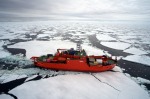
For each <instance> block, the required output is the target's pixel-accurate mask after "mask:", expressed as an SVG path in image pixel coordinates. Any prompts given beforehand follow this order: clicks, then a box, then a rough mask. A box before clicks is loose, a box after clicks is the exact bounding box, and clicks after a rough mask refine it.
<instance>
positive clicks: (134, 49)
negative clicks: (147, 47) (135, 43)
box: [123, 47, 148, 55]
mask: <svg viewBox="0 0 150 99" xmlns="http://www.w3.org/2000/svg"><path fill="white" fill-rule="evenodd" d="M123 52H127V53H131V54H136V55H141V54H148V53H147V52H145V51H143V50H140V49H138V48H135V47H131V48H129V49H126V50H124V51H123Z"/></svg>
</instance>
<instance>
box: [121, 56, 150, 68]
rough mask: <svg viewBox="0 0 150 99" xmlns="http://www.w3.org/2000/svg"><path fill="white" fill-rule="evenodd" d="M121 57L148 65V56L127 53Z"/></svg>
mask: <svg viewBox="0 0 150 99" xmlns="http://www.w3.org/2000/svg"><path fill="white" fill-rule="evenodd" d="M123 59H124V60H128V61H132V62H136V63H141V64H145V65H148V66H150V57H149V56H146V55H129V56H127V57H124V58H123Z"/></svg>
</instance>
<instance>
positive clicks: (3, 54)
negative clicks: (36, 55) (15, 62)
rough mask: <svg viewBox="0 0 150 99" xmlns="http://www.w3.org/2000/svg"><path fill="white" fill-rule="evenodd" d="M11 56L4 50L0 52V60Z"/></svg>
mask: <svg viewBox="0 0 150 99" xmlns="http://www.w3.org/2000/svg"><path fill="white" fill-rule="evenodd" d="M10 55H11V54H10V53H9V52H7V51H5V50H0V58H5V57H7V56H10Z"/></svg>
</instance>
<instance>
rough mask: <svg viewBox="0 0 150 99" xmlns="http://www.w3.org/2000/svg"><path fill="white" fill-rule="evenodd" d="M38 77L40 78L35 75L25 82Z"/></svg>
mask: <svg viewBox="0 0 150 99" xmlns="http://www.w3.org/2000/svg"><path fill="white" fill-rule="evenodd" d="M37 76H38V75H33V76H31V77H29V78H27V79H26V80H25V82H27V81H29V80H31V79H34V78H36V77H37Z"/></svg>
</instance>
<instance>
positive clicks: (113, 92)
mask: <svg viewBox="0 0 150 99" xmlns="http://www.w3.org/2000/svg"><path fill="white" fill-rule="evenodd" d="M95 77H96V78H95ZM9 93H12V94H14V95H16V96H17V97H18V98H19V99H37V98H38V99H43V98H44V99H50V98H52V99H60V98H63V99H71V98H75V99H100V98H102V99H110V98H111V99H149V95H148V92H146V91H145V90H144V89H142V88H141V87H140V86H139V85H138V84H136V83H135V82H134V81H132V80H130V79H129V78H128V77H126V76H125V75H124V74H122V73H119V72H103V73H96V74H92V75H91V74H77V75H61V76H56V77H50V78H47V79H42V80H38V81H32V82H27V83H25V84H22V85H21V86H18V87H16V88H14V89H12V90H11V91H10V92H9ZM4 99H5V98H4Z"/></svg>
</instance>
